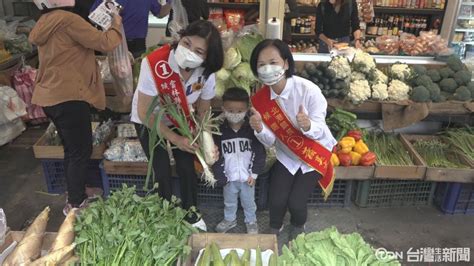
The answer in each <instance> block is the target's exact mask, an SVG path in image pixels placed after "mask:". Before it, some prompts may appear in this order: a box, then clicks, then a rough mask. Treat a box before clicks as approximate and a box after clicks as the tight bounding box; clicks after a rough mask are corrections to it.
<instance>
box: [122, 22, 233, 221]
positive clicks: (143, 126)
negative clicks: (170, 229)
mask: <svg viewBox="0 0 474 266" xmlns="http://www.w3.org/2000/svg"><path fill="white" fill-rule="evenodd" d="M223 53H224V52H223V49H222V42H221V38H220V35H219V32H218V31H217V29H216V28H215V27H214V25H212V23H210V22H208V21H203V20H200V21H195V22H193V23H191V24H190V25H189V26H188V27H187V28H186V29H184V30H183V31H182V32H181V38H180V40H179V42H178V43H177V44H174V45H172V46H169V45H166V46H163V47H161V48H159V49H157V50H156V51H154V52H153V53H151V54H150V55H149V56H147V58H145V59H144V60H143V62H142V64H141V70H140V77H139V80H138V85H137V90H136V91H135V95H134V97H133V103H132V114H131V120H132V122H134V123H135V128H136V129H137V133H138V135H139V139H140V143H141V144H142V147H143V149H144V151H145V153H146V155H147V157H148V158H150V154H149V145H148V144H149V143H148V140H149V132H148V125H154V121H155V117H154V115H151V117H150V119H149V121H146V120H147V111H148V108H149V107H150V105H151V104H152V101H153V99H154V97H156V96H158V95H161V94H163V93H165V92H167V91H165V90H168V89H169V90H170V91H169V96H170V97H171V98H172V99H176V98H174V96H176V93H181V95H182V98H181V100H183V101H181V100H180V99H178V101H177V102H176V103H177V104H179V102H181V103H182V108H183V109H188V110H192V105H195V106H196V109H197V113H198V116H200V115H203V114H204V113H205V112H206V111H208V110H209V108H210V101H211V99H212V98H213V97H214V95H215V92H214V87H215V75H214V72H216V71H218V70H219V69H220V68H221V67H222V64H223V61H224V56H223ZM171 88H172V89H171ZM183 102H184V103H183ZM185 102H187V104H186V103H185ZM155 111H156V110H155ZM160 125H161V127H160V129H161V133H162V135H163V136H164V137H165V138H166V139H167V140H169V141H170V142H171V143H172V144H173V145H175V146H176V147H177V148H178V149H174V150H173V155H174V158H175V160H176V171H177V174H178V176H179V178H180V191H181V203H182V207H183V208H184V209H189V208H190V207H192V206H196V204H197V191H196V188H197V176H196V173H195V170H194V154H193V153H194V150H195V146H193V145H191V144H190V142H189V140H188V139H187V138H185V137H183V136H181V135H179V134H177V133H176V132H174V131H173V130H172V129H171V127H172V125H173V123H172V122H171V121H169V120H168V119H167V118H163V119H162V120H161V121H160ZM153 171H154V174H155V177H156V179H157V181H158V184H159V194H160V196H162V197H163V198H165V199H168V200H169V199H170V198H171V166H170V160H169V156H168V152H167V151H166V150H165V149H164V148H163V147H161V146H158V147H156V148H155V150H154V160H153ZM187 220H188V222H189V223H191V224H193V225H195V226H196V227H198V228H200V229H203V230H205V229H206V226H205V223H204V222H203V221H202V219H199V217H197V216H193V217H188V219H187Z"/></svg>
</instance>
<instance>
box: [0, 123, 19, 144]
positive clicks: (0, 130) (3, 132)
mask: <svg viewBox="0 0 474 266" xmlns="http://www.w3.org/2000/svg"><path fill="white" fill-rule="evenodd" d="M24 130H25V124H24V123H23V121H22V120H21V119H20V118H17V119H15V120H13V121H11V122H8V123H5V124H0V146H2V145H4V144H7V143H8V142H10V141H12V140H14V139H15V138H16V137H18V136H20V135H21V132H23V131H24Z"/></svg>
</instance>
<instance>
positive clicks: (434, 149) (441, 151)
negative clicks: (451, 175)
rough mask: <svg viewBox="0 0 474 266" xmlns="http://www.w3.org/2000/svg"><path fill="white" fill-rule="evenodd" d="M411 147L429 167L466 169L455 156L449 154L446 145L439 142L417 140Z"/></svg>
mask: <svg viewBox="0 0 474 266" xmlns="http://www.w3.org/2000/svg"><path fill="white" fill-rule="evenodd" d="M413 146H414V147H415V150H416V151H417V152H418V153H419V154H420V155H421V157H423V159H425V161H426V163H427V164H428V166H430V167H441V168H467V166H465V165H464V164H463V163H461V161H460V160H459V157H458V155H457V154H452V152H451V153H450V151H449V146H448V144H446V143H443V142H441V141H439V140H436V139H434V140H419V141H417V142H415V144H414V145H413ZM450 154H451V156H450Z"/></svg>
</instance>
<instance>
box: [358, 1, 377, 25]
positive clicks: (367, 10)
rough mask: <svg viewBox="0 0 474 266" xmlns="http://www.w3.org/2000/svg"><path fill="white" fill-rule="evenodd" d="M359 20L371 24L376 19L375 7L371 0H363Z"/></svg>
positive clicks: (360, 4) (360, 5)
mask: <svg viewBox="0 0 474 266" xmlns="http://www.w3.org/2000/svg"><path fill="white" fill-rule="evenodd" d="M358 7H359V18H360V20H361V21H364V22H371V21H372V19H373V18H374V15H375V14H374V7H373V5H372V1H371V0H362V1H361V2H360V3H359V4H358Z"/></svg>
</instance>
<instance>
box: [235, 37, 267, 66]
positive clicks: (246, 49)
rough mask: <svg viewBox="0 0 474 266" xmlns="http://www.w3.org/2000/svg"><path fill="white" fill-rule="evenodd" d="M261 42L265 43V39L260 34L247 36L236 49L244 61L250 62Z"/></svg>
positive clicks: (241, 39)
mask: <svg viewBox="0 0 474 266" xmlns="http://www.w3.org/2000/svg"><path fill="white" fill-rule="evenodd" d="M261 41H263V37H262V35H260V34H246V35H244V36H242V37H241V38H240V39H239V40H238V41H237V44H236V45H235V47H237V49H239V52H240V54H241V55H242V61H244V62H250V56H251V55H252V51H253V49H255V46H257V44H258V43H259V42H261Z"/></svg>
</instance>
